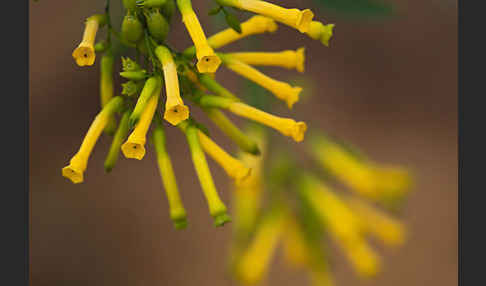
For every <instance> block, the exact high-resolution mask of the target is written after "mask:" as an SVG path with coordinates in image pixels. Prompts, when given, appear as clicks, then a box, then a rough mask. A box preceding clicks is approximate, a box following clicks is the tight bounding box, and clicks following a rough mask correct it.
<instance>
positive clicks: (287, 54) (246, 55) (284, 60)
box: [226, 47, 305, 73]
mask: <svg viewBox="0 0 486 286" xmlns="http://www.w3.org/2000/svg"><path fill="white" fill-rule="evenodd" d="M226 55H228V56H229V57H231V58H234V59H237V60H239V61H241V62H244V63H245V64H248V65H252V66H276V67H282V68H286V69H296V70H297V71H298V72H301V73H302V72H304V63H305V48H303V47H302V48H299V49H297V50H296V51H292V50H285V51H281V52H237V53H229V54H226Z"/></svg>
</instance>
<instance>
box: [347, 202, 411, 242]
mask: <svg viewBox="0 0 486 286" xmlns="http://www.w3.org/2000/svg"><path fill="white" fill-rule="evenodd" d="M347 202H348V204H349V206H350V207H351V208H352V209H353V210H354V211H355V212H356V213H357V214H358V216H359V217H360V218H362V225H363V228H364V231H365V232H367V233H370V234H371V235H374V236H375V237H377V238H378V239H380V240H381V241H383V242H384V243H385V244H387V245H389V246H399V245H402V244H403V243H404V242H405V227H404V225H403V224H402V223H401V222H399V221H397V220H396V219H394V218H392V217H390V216H388V215H387V214H385V213H384V212H381V211H379V210H378V209H376V208H374V207H372V206H371V205H369V204H366V203H365V202H363V201H361V200H360V199H357V198H354V197H351V196H349V198H348V200H347Z"/></svg>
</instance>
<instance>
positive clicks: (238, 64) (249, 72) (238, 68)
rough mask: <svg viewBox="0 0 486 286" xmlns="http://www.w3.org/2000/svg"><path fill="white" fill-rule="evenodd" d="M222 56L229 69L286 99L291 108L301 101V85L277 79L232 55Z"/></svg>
mask: <svg viewBox="0 0 486 286" xmlns="http://www.w3.org/2000/svg"><path fill="white" fill-rule="evenodd" d="M222 58H223V61H224V64H225V65H226V66H227V67H228V68H229V69H231V70H232V71H234V72H236V73H237V74H239V75H241V76H243V77H246V78H247V79H249V80H251V81H253V82H255V83H256V84H258V85H261V86H262V87H264V88H265V89H267V90H269V91H270V92H272V93H273V94H274V95H275V97H277V98H278V99H281V100H283V101H285V102H286V103H287V106H288V107H289V108H292V106H293V105H294V103H296V102H297V101H299V94H300V92H301V91H302V88H301V87H300V86H291V85H290V84H288V83H286V82H282V81H278V80H275V79H273V78H271V77H269V76H267V75H265V74H263V73H261V72H260V71H258V70H257V69H255V68H253V67H252V66H249V65H247V64H245V63H244V62H242V61H239V60H237V59H235V58H233V57H231V56H230V55H224V56H222Z"/></svg>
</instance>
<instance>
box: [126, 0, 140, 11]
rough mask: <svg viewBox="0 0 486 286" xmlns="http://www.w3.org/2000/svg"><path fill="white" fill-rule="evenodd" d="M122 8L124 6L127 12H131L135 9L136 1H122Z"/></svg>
mask: <svg viewBox="0 0 486 286" xmlns="http://www.w3.org/2000/svg"><path fill="white" fill-rule="evenodd" d="M123 6H125V8H126V9H127V10H133V9H135V8H137V0H123Z"/></svg>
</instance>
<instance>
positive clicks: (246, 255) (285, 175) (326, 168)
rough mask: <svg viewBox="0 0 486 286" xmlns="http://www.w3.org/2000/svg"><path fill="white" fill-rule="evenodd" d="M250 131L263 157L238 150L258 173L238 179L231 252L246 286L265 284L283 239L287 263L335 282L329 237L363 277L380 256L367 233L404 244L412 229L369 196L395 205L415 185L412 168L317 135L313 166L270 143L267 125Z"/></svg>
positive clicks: (320, 280) (318, 281)
mask: <svg viewBox="0 0 486 286" xmlns="http://www.w3.org/2000/svg"><path fill="white" fill-rule="evenodd" d="M249 132H250V133H251V135H252V136H253V137H254V138H258V141H259V143H260V144H261V145H260V146H263V148H262V155H261V156H259V157H257V156H254V155H251V154H247V153H241V154H239V158H240V159H241V161H242V162H244V163H246V164H247V165H248V166H250V167H251V168H252V170H253V171H252V173H251V174H250V175H249V178H248V179H247V180H245V181H244V182H240V183H235V184H234V191H233V193H234V196H233V198H234V200H233V204H234V206H233V211H234V214H233V229H234V237H233V243H232V248H231V250H232V251H231V256H230V263H231V269H232V274H233V275H234V277H235V278H236V279H238V280H239V281H240V282H242V284H245V285H251V284H255V283H257V282H260V281H261V280H262V279H263V278H264V276H265V274H266V272H267V271H268V268H269V265H270V262H271V259H272V258H273V257H274V256H275V251H276V250H277V248H278V246H279V244H280V243H281V244H282V248H283V252H284V258H285V261H286V262H287V263H288V265H289V266H291V267H292V268H296V269H303V270H306V272H308V274H309V278H310V281H311V284H312V285H316V286H317V285H326V286H329V285H334V282H333V278H332V276H331V268H330V262H329V257H328V253H327V249H326V248H324V247H323V242H324V241H326V242H327V240H328V239H329V240H332V241H333V243H334V244H336V245H337V246H338V248H339V249H340V250H341V251H342V252H343V253H344V254H345V256H346V257H347V258H348V260H349V261H350V263H351V265H352V267H353V268H354V270H355V271H356V272H357V274H358V275H359V276H360V277H365V278H368V277H373V276H374V275H376V274H377V273H378V272H379V270H380V268H381V266H380V265H381V263H380V261H381V260H380V257H379V255H378V254H377V253H376V252H375V251H374V250H373V248H372V247H371V246H370V245H369V244H368V243H367V241H366V238H367V237H368V236H372V237H374V238H375V239H378V240H380V241H381V242H383V243H384V244H385V245H386V246H389V247H396V246H400V245H402V244H403V243H404V241H405V239H406V228H405V226H404V224H403V223H401V222H400V221H399V220H397V219H396V218H394V217H392V216H390V215H389V214H387V212H386V211H384V210H380V209H379V208H377V207H376V206H373V204H370V203H368V202H366V200H371V202H372V203H376V204H378V205H380V206H381V207H383V208H385V209H387V210H388V211H397V210H398V209H399V206H401V204H400V202H401V201H402V199H403V198H404V196H405V195H406V194H407V193H408V191H409V190H410V187H411V178H410V174H409V172H408V171H407V170H405V169H403V168H398V167H390V166H386V167H385V166H381V165H380V164H377V163H375V162H372V161H370V160H369V159H366V158H365V157H364V155H362V153H360V152H357V151H356V149H355V148H354V147H350V146H348V145H347V144H344V143H342V142H341V141H339V140H336V139H332V138H330V137H328V136H323V135H317V134H315V135H314V137H313V138H311V140H309V141H310V142H311V143H310V144H309V146H306V147H309V148H306V149H307V151H308V152H309V155H310V156H311V157H313V158H315V159H316V160H315V163H316V164H315V167H317V168H316V169H321V170H320V171H319V172H311V171H309V170H306V169H305V168H302V167H301V166H300V164H299V163H298V162H297V161H296V160H295V159H294V158H292V156H289V154H291V152H289V151H288V150H277V151H275V150H273V151H272V150H270V149H268V148H266V146H267V145H270V144H269V142H268V141H269V140H268V136H266V134H265V132H264V130H262V129H261V128H258V127H256V126H251V127H250V129H249ZM272 156H273V160H270V161H271V163H270V164H269V165H266V164H265V162H267V161H268V160H267V158H268V157H272ZM270 159H272V158H270ZM319 166H320V168H319ZM319 173H320V174H319ZM344 174H346V175H344ZM335 183H342V184H343V185H345V186H348V189H349V191H351V192H352V193H354V194H355V195H351V194H350V193H343V192H340V191H338V189H339V188H335V187H334V184H335ZM392 201H393V202H394V203H393V204H391V202H392Z"/></svg>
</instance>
